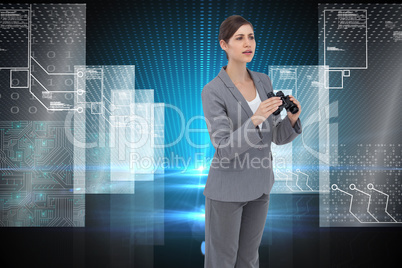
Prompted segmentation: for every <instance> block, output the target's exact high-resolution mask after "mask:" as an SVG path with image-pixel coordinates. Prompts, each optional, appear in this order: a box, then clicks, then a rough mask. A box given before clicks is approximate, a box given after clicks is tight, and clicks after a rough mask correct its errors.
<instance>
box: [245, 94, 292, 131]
mask: <svg viewBox="0 0 402 268" xmlns="http://www.w3.org/2000/svg"><path fill="white" fill-rule="evenodd" d="M281 104H282V100H281V98H280V97H271V98H269V99H266V100H265V101H263V102H261V103H260V106H258V109H257V111H255V113H254V115H253V116H252V117H251V121H253V124H254V126H258V125H259V124H261V123H262V122H264V121H265V119H267V118H268V116H270V115H271V114H272V113H273V112H275V111H276V110H277V109H278V108H279V106H280V105H281ZM295 122H296V121H295Z"/></svg>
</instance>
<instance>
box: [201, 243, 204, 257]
mask: <svg viewBox="0 0 402 268" xmlns="http://www.w3.org/2000/svg"><path fill="white" fill-rule="evenodd" d="M201 253H202V255H205V241H202V243H201Z"/></svg>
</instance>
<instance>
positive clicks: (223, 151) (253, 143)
mask: <svg viewBox="0 0 402 268" xmlns="http://www.w3.org/2000/svg"><path fill="white" fill-rule="evenodd" d="M201 98H202V107H203V111H204V117H205V121H206V124H207V128H208V133H209V137H210V139H211V142H212V145H213V146H214V148H215V149H216V152H217V155H218V157H219V159H221V158H223V157H224V158H227V159H229V160H231V159H233V158H234V157H235V155H236V154H242V153H244V152H245V151H247V150H248V149H249V148H251V147H257V144H258V143H260V142H261V141H262V137H261V136H260V134H259V130H258V129H257V128H256V127H255V126H254V124H253V122H252V121H251V118H249V119H247V121H245V122H244V123H243V124H242V125H241V126H240V127H239V128H237V129H236V130H233V123H232V121H231V119H230V118H229V117H228V114H227V110H226V109H227V108H226V105H225V103H224V101H223V99H222V97H221V96H220V95H219V92H218V91H217V90H216V89H213V88H211V87H209V86H208V85H207V86H205V87H204V88H203V90H202V92H201Z"/></svg>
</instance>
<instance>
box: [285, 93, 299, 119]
mask: <svg viewBox="0 0 402 268" xmlns="http://www.w3.org/2000/svg"><path fill="white" fill-rule="evenodd" d="M289 99H290V100H291V101H293V103H294V104H296V105H297V108H299V111H298V112H297V113H295V114H292V113H291V112H289V111H288V117H289V120H290V123H291V124H292V127H294V126H295V124H296V121H297V119H298V118H299V115H300V112H301V106H300V102H299V101H298V100H296V99H295V97H293V96H292V95H289Z"/></svg>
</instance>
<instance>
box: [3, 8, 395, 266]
mask: <svg viewBox="0 0 402 268" xmlns="http://www.w3.org/2000/svg"><path fill="white" fill-rule="evenodd" d="M60 2H61V1H60ZM327 2H330V1H327ZM342 2H348V1H342ZM375 2H379V1H375ZM317 5H318V1H307V0H301V1H290V0H280V1H279V0H275V1H184V0H183V1H163V0H161V1H153V0H152V1H106V0H100V1H91V2H87V36H86V42H87V47H86V64H87V65H135V72H136V76H135V88H137V89H154V90H155V102H163V103H168V104H172V105H175V106H177V107H178V108H180V109H181V111H182V112H183V114H184V115H185V118H186V121H185V123H187V122H188V120H189V119H190V118H191V117H193V116H197V115H203V112H202V106H201V98H200V93H201V90H202V88H203V86H204V85H205V84H206V83H207V82H209V81H210V80H211V79H213V78H214V77H215V76H216V75H217V73H218V72H219V70H220V68H221V67H222V66H223V65H226V63H227V60H226V56H225V54H224V52H223V51H221V49H220V47H219V44H218V40H217V36H218V30H219V25H220V23H221V22H222V21H223V20H224V19H225V18H226V17H228V16H230V15H233V14H239V15H242V16H243V17H245V18H246V19H248V20H249V21H250V22H251V23H252V24H253V25H254V31H255V36H256V41H257V50H256V53H255V56H254V59H253V61H252V62H251V63H250V64H249V65H248V66H247V67H248V68H250V69H251V70H254V71H258V72H263V73H267V72H268V66H269V65H316V64H318V40H317V36H318V27H317V21H318V17H317ZM177 119H178V117H177V114H176V113H174V112H172V111H171V110H166V113H165V123H166V124H165V142H166V143H169V142H171V141H173V140H175V139H176V138H177V137H178V136H179V131H180V125H179V121H178V120H177ZM191 127H192V128H205V122H204V121H202V120H196V121H194V122H193V124H192V125H191ZM190 137H191V140H192V141H193V142H194V143H197V144H205V143H208V142H209V137H208V134H207V133H205V134H200V133H195V134H191V135H190ZM208 150H209V151H207V152H206V153H207V154H209V155H212V153H213V147H210V148H209V149H208ZM197 152H203V151H202V150H200V149H195V148H192V147H191V146H189V145H188V143H187V142H186V141H185V139H182V140H181V141H180V142H179V143H178V144H177V145H175V146H172V147H168V148H165V155H166V156H169V155H170V154H171V153H173V154H175V155H180V156H183V157H185V158H188V157H194V154H195V153H197ZM179 171H180V170H167V171H166V175H164V176H162V177H163V179H164V188H163V189H155V194H161V195H162V197H163V198H164V200H165V202H164V211H160V213H163V214H164V222H165V225H164V228H165V230H164V237H163V243H160V244H158V245H138V244H136V241H137V239H138V237H137V232H138V231H139V230H134V229H133V222H135V221H136V219H137V217H138V218H141V217H143V216H144V214H145V215H146V213H147V212H146V211H142V210H141V206H140V204H141V200H140V199H141V195H140V194H137V193H141V192H142V193H144V192H146V191H148V190H149V185H147V184H146V182H138V183H136V194H135V195H119V196H116V195H87V196H86V197H85V199H86V200H85V201H86V202H85V204H86V215H85V216H86V218H85V226H86V227H84V228H64V229H61V228H54V229H52V228H49V229H32V228H18V229H9V228H7V229H5V228H2V229H1V228H0V232H1V235H2V238H3V237H4V242H3V243H4V244H5V245H7V248H8V251H6V253H5V254H7V253H10V254H11V253H12V252H14V250H15V249H16V248H18V250H19V251H20V252H25V253H29V256H32V261H33V262H34V263H35V264H36V265H37V266H39V265H42V266H43V267H61V266H66V267H128V266H130V267H203V255H202V253H201V245H202V241H203V235H204V233H203V232H204V226H203V221H204V217H203V213H204V207H203V206H204V196H203V195H202V191H203V188H202V185H204V184H205V181H206V178H207V177H206V176H205V175H200V172H199V171H196V170H194V171H192V172H189V173H188V174H186V175H185V176H184V175H182V174H180V173H179ZM156 179H161V177H156ZM318 206H319V200H318V195H316V194H309V195H308V194H306V195H302V194H300V195H274V196H272V197H271V203H270V208H269V212H268V220H267V226H266V230H265V233H264V237H263V242H264V243H263V245H262V246H261V248H260V258H261V266H260V267H349V266H359V265H366V266H369V265H375V264H381V265H385V264H386V263H387V262H388V261H389V262H390V263H391V262H392V261H395V260H397V258H396V257H398V256H397V255H396V256H395V254H393V253H396V252H397V250H396V249H395V248H393V246H392V245H395V244H396V242H399V241H400V240H401V238H402V237H401V233H400V231H398V230H397V229H394V228H388V229H387V230H386V231H384V230H382V229H374V228H365V229H349V228H339V229H336V230H333V229H330V228H324V229H322V228H319V212H318ZM6 237H7V238H6ZM153 238H155V237H153ZM43 252H46V256H43ZM21 259H23V258H21ZM21 261H22V260H12V264H13V265H15V266H18V264H19V262H21Z"/></svg>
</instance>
